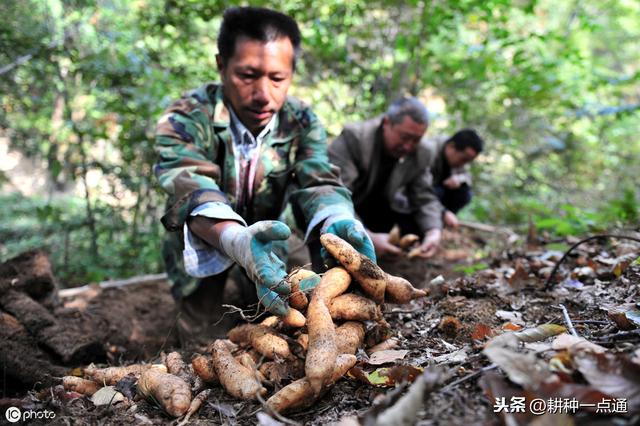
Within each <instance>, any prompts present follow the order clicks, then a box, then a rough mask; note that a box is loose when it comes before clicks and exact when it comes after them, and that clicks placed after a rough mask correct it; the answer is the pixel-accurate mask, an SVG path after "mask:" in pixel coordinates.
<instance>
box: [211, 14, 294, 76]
mask: <svg viewBox="0 0 640 426" xmlns="http://www.w3.org/2000/svg"><path fill="white" fill-rule="evenodd" d="M240 36H245V37H249V38H251V39H254V40H259V41H262V42H264V43H267V42H270V41H275V40H278V39H280V38H282V37H286V38H288V39H289V40H290V41H291V44H292V45H293V51H294V56H293V69H294V70H295V67H296V60H297V58H298V56H299V55H300V40H301V36H300V29H299V28H298V24H296V21H294V20H293V19H292V18H291V17H289V16H287V15H285V14H283V13H280V12H277V11H275V10H271V9H266V8H263V7H232V8H229V9H227V10H225V12H224V16H223V19H222V26H221V27H220V33H219V34H218V53H219V54H220V58H221V59H222V63H223V64H224V65H226V64H227V63H228V61H229V59H231V57H232V56H233V55H234V54H235V47H236V40H237V39H238V37H240Z"/></svg>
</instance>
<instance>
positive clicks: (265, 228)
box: [155, 7, 375, 338]
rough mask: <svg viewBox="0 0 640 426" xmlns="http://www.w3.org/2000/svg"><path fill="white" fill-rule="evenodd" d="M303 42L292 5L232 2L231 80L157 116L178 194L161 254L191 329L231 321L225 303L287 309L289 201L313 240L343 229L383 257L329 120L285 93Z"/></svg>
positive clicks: (224, 61) (159, 145) (162, 175)
mask: <svg viewBox="0 0 640 426" xmlns="http://www.w3.org/2000/svg"><path fill="white" fill-rule="evenodd" d="M299 44H300V33H299V30H298V27H297V24H295V21H293V20H292V19H291V18H289V17H287V16H286V15H283V14H281V13H278V12H275V11H272V10H268V9H262V8H252V7H245V8H233V9H228V10H227V11H226V12H225V15H224V20H223V24H222V27H221V30H220V34H219V37H218V49H219V52H220V53H219V55H218V56H217V58H216V59H217V62H218V68H219V71H220V75H221V78H222V84H206V85H204V86H202V87H200V88H198V89H196V90H194V91H191V92H189V93H187V94H186V95H185V96H184V97H183V98H182V99H180V100H179V101H177V102H176V103H174V104H173V105H172V106H171V107H169V109H168V110H167V111H166V112H165V114H164V115H163V116H162V118H161V119H160V121H159V123H158V128H157V133H156V149H157V152H158V154H159V157H160V159H159V161H158V163H157V164H156V167H155V173H156V175H157V177H158V179H159V181H160V184H161V186H162V188H163V189H164V190H165V191H166V192H167V193H168V195H169V198H168V202H167V210H166V213H165V215H164V216H163V218H162V223H163V224H164V226H165V228H166V229H167V230H168V231H169V234H168V237H167V239H166V242H165V244H164V247H163V257H164V260H165V264H166V267H167V272H168V274H169V277H170V279H171V281H172V283H173V288H172V292H173V295H174V297H175V298H176V299H177V300H178V303H179V305H180V310H181V317H180V320H179V322H178V326H179V331H180V332H181V333H182V334H184V335H186V336H187V338H189V337H193V336H194V335H195V334H199V335H212V336H215V335H220V334H221V333H223V332H224V331H225V329H226V328H228V327H229V326H231V325H232V324H230V323H228V321H227V322H226V323H224V324H222V325H221V326H220V327H217V328H216V327H212V324H213V323H215V322H216V320H219V319H220V316H221V313H222V309H221V308H220V307H221V305H222V304H223V303H227V304H238V305H240V306H246V305H247V303H248V302H250V301H259V302H260V303H261V304H262V305H263V306H264V307H266V309H267V310H269V311H271V312H272V313H275V314H278V315H285V314H286V313H287V312H288V310H289V307H288V305H287V304H286V297H287V296H288V294H289V291H290V288H289V287H288V284H286V282H284V280H283V278H284V276H285V274H286V271H285V263H286V258H285V256H286V252H285V250H283V247H284V244H283V243H284V240H286V238H287V237H288V236H289V234H290V231H289V228H288V227H287V226H286V225H285V224H284V223H282V222H278V221H277V219H278V218H279V216H280V215H281V213H282V211H283V209H284V207H285V205H286V204H287V202H291V204H292V206H293V210H294V214H295V216H296V218H297V220H298V222H299V223H298V226H300V228H301V229H304V230H306V239H307V241H312V240H314V239H316V240H317V237H318V235H319V234H320V233H324V232H329V233H334V234H336V235H338V236H340V237H342V238H344V239H346V240H348V241H349V242H351V243H352V245H354V247H355V248H356V249H358V250H359V251H360V252H362V253H363V254H366V255H368V256H369V257H372V258H373V259H374V260H375V254H374V252H373V246H372V243H371V241H370V240H369V238H368V237H367V235H366V233H365V232H364V229H363V227H362V225H361V224H360V222H359V221H357V220H356V219H355V218H354V212H353V205H352V202H351V197H350V193H349V191H348V190H347V189H346V188H345V187H344V186H342V184H341V182H340V179H339V177H338V174H337V169H336V168H335V167H334V166H332V165H331V164H330V163H329V160H328V156H327V152H326V149H327V147H326V135H325V131H324V129H323V127H322V125H321V124H320V122H319V121H318V119H317V117H316V116H315V115H314V114H313V112H312V111H311V110H310V109H309V108H308V107H306V106H305V105H303V104H302V103H301V102H300V101H297V100H295V99H293V98H291V97H287V90H288V87H289V84H290V82H291V79H292V76H293V72H294V69H295V59H296V56H297V55H298V52H299ZM315 283H317V277H314V279H311V280H309V282H308V283H307V286H309V287H311V286H313V285H314V284H315ZM253 285H255V289H254V288H252V287H253ZM225 318H228V317H225ZM232 322H233V321H231V323H232ZM219 325H220V324H219Z"/></svg>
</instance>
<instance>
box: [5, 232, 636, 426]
mask: <svg viewBox="0 0 640 426" xmlns="http://www.w3.org/2000/svg"><path fill="white" fill-rule="evenodd" d="M489 237H491V238H494V237H495V236H487V235H477V233H471V232H467V231H462V232H459V233H448V234H447V242H446V244H445V250H443V251H441V252H440V254H439V256H438V257H437V258H436V259H433V260H430V261H428V262H425V261H416V260H408V259H395V260H383V261H381V262H380V265H381V266H382V268H383V269H384V270H385V271H387V272H389V273H392V274H395V275H400V276H403V277H405V278H407V279H409V280H410V281H411V282H412V283H413V284H414V285H416V286H417V287H421V288H428V289H429V290H430V293H431V295H430V297H428V298H426V299H423V300H417V301H413V302H411V303H410V304H406V305H402V306H399V305H387V306H386V308H385V319H386V320H387V321H388V322H389V324H390V325H391V329H392V331H393V334H394V336H395V337H396V338H397V339H398V340H399V341H400V344H399V346H398V348H397V349H405V350H408V351H409V352H408V354H407V355H406V357H405V358H404V359H403V360H401V361H398V362H397V364H401V365H411V366H415V367H425V368H426V367H429V366H433V365H438V366H442V367H443V368H444V369H445V370H446V371H448V373H449V375H450V377H449V378H448V379H446V381H445V382H444V383H441V384H439V385H438V386H437V387H436V389H435V390H434V391H433V392H432V393H431V394H430V395H427V396H425V399H424V401H425V404H424V406H423V407H422V408H421V409H417V410H416V412H415V422H417V424H420V425H431V424H443V425H449V424H452V425H472V424H500V423H502V422H503V421H504V418H503V417H500V416H499V415H498V414H496V413H494V412H493V411H494V410H493V405H492V404H493V401H492V400H491V399H489V397H488V396H487V395H486V393H485V391H484V390H483V388H481V386H480V384H479V380H478V379H480V378H482V377H483V376H485V375H486V374H487V373H486V372H485V370H489V368H487V367H488V366H489V364H490V362H489V360H488V359H487V358H486V356H484V355H483V353H482V349H483V343H484V342H485V341H486V340H487V339H489V338H490V337H491V336H492V335H495V334H499V333H501V332H502V331H503V330H511V329H512V328H510V327H514V326H515V325H514V324H517V325H519V326H522V327H524V328H530V327H536V326H538V325H540V324H544V323H556V324H564V322H563V316H562V311H561V310H560V309H558V305H559V304H560V303H563V304H564V305H565V306H566V307H567V309H568V313H569V315H570V317H571V319H572V320H574V322H575V326H576V329H577V331H578V333H579V334H580V335H581V336H583V337H585V338H587V339H589V340H590V341H593V342H597V343H599V344H601V345H603V346H604V347H606V348H608V349H610V350H611V351H613V352H616V353H620V354H632V353H633V351H634V350H636V349H637V348H638V344H639V343H640V335H639V334H635V335H633V334H631V335H630V338H623V339H618V338H615V337H611V336H612V335H615V334H616V333H618V332H619V331H620V330H619V328H618V326H617V325H616V323H615V322H614V321H612V319H611V316H610V315H609V312H608V311H607V309H605V308H604V307H603V305H605V304H608V305H621V304H624V303H627V304H628V303H629V302H635V301H637V300H640V297H639V296H640V266H639V265H632V264H630V263H631V262H628V264H627V265H625V268H624V269H623V271H622V273H621V274H619V275H616V273H612V272H611V271H612V268H614V267H615V265H612V264H611V262H613V261H611V262H609V261H607V259H609V260H611V259H620V258H621V257H620V256H622V255H621V254H620V253H621V252H622V251H624V250H623V249H622V248H621V247H622V246H623V245H622V244H621V243H618V242H616V243H610V242H609V241H598V242H596V243H592V244H588V245H586V246H584V247H581V248H580V249H579V250H577V251H576V254H575V255H572V256H570V257H569V259H568V260H567V261H566V262H565V264H563V267H561V268H560V272H559V274H558V276H557V279H556V280H555V283H554V286H553V288H552V289H550V290H549V291H545V290H544V282H545V280H546V277H547V276H548V273H549V269H550V267H551V266H552V265H553V264H554V262H555V261H557V260H558V259H559V257H560V255H561V254H562V253H561V252H560V253H555V254H553V252H552V251H550V250H547V249H545V247H544V246H543V245H536V246H526V245H523V244H522V243H519V245H515V246H507V245H506V244H505V243H504V242H501V241H500V240H495V239H494V240H489ZM626 250H627V251H628V252H629V253H631V254H632V255H631V256H633V255H635V257H638V255H639V253H640V248H639V247H638V246H630V247H627V248H626ZM550 253H551V254H550ZM597 257H599V258H601V259H603V260H602V262H604V263H602V262H601V263H599V265H597V266H598V267H596V263H598V262H596V261H594V259H595V258H597ZM480 262H484V266H479V265H478V264H479V263H480ZM587 264H588V265H591V266H592V267H593V269H594V271H593V274H592V275H591V274H590V273H588V274H587V272H588V271H587V272H584V271H583V272H584V273H585V274H587V275H585V276H581V275H580V273H582V272H580V271H579V270H578V268H584V266H585V265H587ZM474 268H475V270H476V272H469V271H472V270H474ZM576 271H578V272H576ZM545 274H546V275H545ZM438 275H443V276H444V278H445V282H444V284H441V285H432V284H429V283H430V281H431V280H432V279H433V278H435V277H436V276H438ZM567 278H569V279H570V280H575V281H579V282H580V283H581V285H582V286H581V287H580V286H576V285H574V284H575V283H572V282H571V281H570V280H569V281H567V280H565V279H567ZM559 282H560V283H561V284H559ZM578 287H579V288H578ZM65 312H66V315H70V316H67V317H65V316H64V315H65ZM70 312H73V315H71V314H69V313H70ZM54 315H55V316H56V318H58V320H60V319H62V318H64V321H70V322H73V321H76V322H77V329H79V330H80V329H82V330H83V332H86V333H93V334H97V335H100V336H101V339H103V340H102V342H103V346H104V348H105V352H104V354H105V359H100V360H97V361H103V362H107V363H109V364H114V365H121V364H126V363H130V362H132V361H145V362H157V361H158V360H159V353H160V351H161V350H164V351H165V352H168V351H169V350H172V349H173V348H176V346H177V340H176V337H175V333H173V332H172V330H173V328H174V323H175V316H176V314H175V307H174V304H173V300H172V298H171V296H170V293H169V288H168V285H167V283H166V282H157V283H151V284H145V285H136V286H128V287H123V288H118V289H108V290H104V291H101V292H96V294H94V295H90V296H86V297H84V298H83V297H77V298H75V299H73V300H70V301H66V306H63V307H59V308H58V309H57V310H56V311H55V312H54ZM18 335H19V333H18ZM18 335H16V336H18ZM0 336H2V337H3V339H4V338H5V334H3V333H0ZM623 337H624V336H623ZM20 339H21V337H19V336H18V337H16V338H15V341H20ZM70 343H71V342H70ZM38 350H39V349H37V348H34V352H33V353H32V354H25V355H28V356H25V362H32V361H31V360H32V359H36V358H37V354H38V352H37V351H38ZM183 353H184V355H185V358H186V359H189V356H190V354H191V353H192V351H184V352H183ZM361 355H363V354H361ZM29 357H30V358H29ZM66 365H68V366H71V365H70V364H68V363H67V364H66ZM76 366H79V365H76ZM361 368H362V369H364V370H368V371H370V370H373V369H374V367H373V366H368V365H366V364H365V363H363V364H361ZM483 369H484V370H483ZM495 371H498V372H499V371H500V370H499V369H497V370H495ZM495 371H494V372H495ZM56 374H60V373H59V371H57V370H56ZM500 374H501V377H504V376H502V373H500ZM512 386H514V385H512ZM639 386H640V385H639ZM393 392H394V391H393V388H390V387H375V386H371V385H369V384H365V383H362V382H361V381H358V380H356V379H354V378H345V379H342V380H340V381H339V382H338V383H336V385H335V386H334V387H333V388H332V389H331V390H330V391H329V392H328V393H327V394H326V395H325V396H324V397H323V398H322V399H320V400H319V401H318V402H317V403H316V404H315V406H314V407H312V408H311V409H306V410H304V411H302V412H299V413H294V414H288V415H287V419H288V420H290V421H293V422H296V423H299V424H305V425H326V424H330V423H332V422H338V421H340V420H341V419H346V418H347V417H350V416H357V417H359V418H360V421H361V422H362V423H361V424H373V423H367V422H370V421H371V420H372V419H373V418H374V417H375V414H374V413H375V412H376V410H378V411H379V410H380V409H381V408H383V407H386V406H387V405H390V404H391V401H392V400H393V398H392V395H391V394H392V393H393ZM396 393H397V392H396ZM5 396H13V397H16V398H17V399H2V400H0V405H2V406H0V410H2V411H4V408H5V407H8V406H19V407H21V408H23V409H35V410H44V409H48V410H53V411H54V412H55V413H56V418H55V420H54V421H52V422H51V421H47V422H46V424H74V425H75V424H100V425H121V424H170V423H172V422H174V420H173V419H171V418H169V417H167V416H166V415H165V414H163V413H162V412H161V411H160V410H159V409H158V408H156V407H155V406H153V405H151V404H149V403H148V402H147V401H145V400H134V401H131V402H126V403H118V404H116V405H113V406H107V407H95V406H94V405H93V404H92V403H91V402H90V401H89V400H88V399H87V398H83V397H78V395H72V394H70V393H68V392H64V391H63V390H62V389H61V387H60V386H54V387H51V388H50V387H38V388H37V389H36V390H33V391H31V392H29V393H28V394H26V396H25V394H24V393H22V394H20V395H8V394H6V393H5ZM376 407H378V408H376ZM265 415H266V413H264V412H263V411H262V406H261V405H260V404H259V403H258V402H248V401H238V400H237V399H235V398H232V397H231V396H229V395H227V394H226V393H225V392H224V391H223V390H222V389H220V388H214V389H213V392H212V394H211V396H210V397H209V399H208V400H207V403H206V404H205V405H204V406H203V408H202V409H201V410H200V411H199V412H198V413H197V415H195V416H194V417H193V419H192V421H191V424H240V425H254V424H258V423H260V424H278V423H269V422H268V421H267V420H265V417H263V416H265ZM267 419H268V417H267ZM280 420H282V419H280ZM270 421H274V420H273V419H271V420H270ZM569 421H572V422H574V423H566V424H613V423H614V422H616V424H620V425H631V424H636V423H634V422H636V421H638V415H637V413H636V414H635V417H632V416H630V415H627V416H622V415H617V416H616V415H609V416H602V415H601V416H597V417H594V416H589V415H587V413H581V412H579V413H578V414H576V415H574V416H573V417H569ZM598 422H600V423H598ZM34 424H37V423H34ZM43 424H44V423H43ZM173 424H175V423H173ZM343 424H348V423H343ZM351 424H355V423H351ZM520 424H526V422H525V423H520ZM547 424H555V423H553V421H552V423H547Z"/></svg>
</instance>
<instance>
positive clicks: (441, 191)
mask: <svg viewBox="0 0 640 426" xmlns="http://www.w3.org/2000/svg"><path fill="white" fill-rule="evenodd" d="M433 189H434V191H435V193H436V195H437V196H438V198H439V199H440V202H441V203H442V205H443V206H444V207H445V208H446V209H447V210H450V211H452V212H453V213H458V212H459V211H460V210H462V208H463V207H464V206H466V205H467V204H469V202H470V201H471V196H472V194H471V188H470V187H469V185H467V184H466V183H463V184H462V185H461V186H460V187H459V188H456V189H449V188H445V187H444V186H442V185H437V186H434V188H433Z"/></svg>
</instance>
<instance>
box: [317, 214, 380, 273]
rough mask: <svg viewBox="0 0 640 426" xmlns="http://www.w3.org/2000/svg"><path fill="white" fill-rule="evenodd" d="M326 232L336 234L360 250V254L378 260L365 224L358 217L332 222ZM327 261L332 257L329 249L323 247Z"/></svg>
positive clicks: (322, 251)
mask: <svg viewBox="0 0 640 426" xmlns="http://www.w3.org/2000/svg"><path fill="white" fill-rule="evenodd" d="M326 233H328V234H334V235H337V236H338V237H340V238H342V239H343V240H345V241H346V242H348V243H349V244H351V245H352V246H353V248H354V249H356V250H358V252H359V253H360V254H363V255H365V256H367V257H368V258H369V259H371V260H372V261H374V262H376V251H375V249H374V247H373V243H372V242H371V238H369V235H367V231H365V229H364V226H362V223H360V221H359V220H356V219H341V220H338V221H337V222H334V223H332V224H331V225H329V226H328V227H327V230H326ZM320 253H321V255H322V258H323V259H324V261H325V262H327V263H328V262H329V261H330V260H331V259H332V258H331V256H330V255H329V253H327V251H326V250H325V249H324V247H323V248H322V250H321V251H320Z"/></svg>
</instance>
